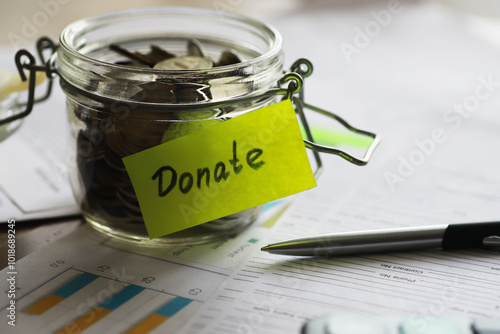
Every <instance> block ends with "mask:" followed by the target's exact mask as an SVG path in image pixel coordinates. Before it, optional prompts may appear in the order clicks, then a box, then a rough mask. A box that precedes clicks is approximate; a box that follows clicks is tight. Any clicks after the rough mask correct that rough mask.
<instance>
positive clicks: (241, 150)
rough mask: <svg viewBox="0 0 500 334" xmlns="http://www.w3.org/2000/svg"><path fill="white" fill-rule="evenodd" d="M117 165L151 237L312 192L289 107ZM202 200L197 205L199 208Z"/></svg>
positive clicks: (170, 143) (228, 124) (214, 126)
mask: <svg viewBox="0 0 500 334" xmlns="http://www.w3.org/2000/svg"><path fill="white" fill-rule="evenodd" d="M259 134H265V136H260V135H259ZM261 137H262V138H265V140H264V139H261ZM250 143H251V144H250ZM123 162H124V164H125V167H126V168H127V172H128V174H129V176H130V179H131V181H132V185H133V186H134V190H135V193H136V195H137V199H138V201H139V205H140V208H141V212H142V216H143V218H144V222H145V224H146V229H147V230H148V234H149V237H150V238H156V237H160V236H163V235H166V234H170V233H174V232H177V231H180V230H183V229H187V228H189V227H192V226H196V225H199V224H203V223H206V222H208V221H211V220H214V219H218V218H221V217H224V216H227V215H231V214H234V213H237V212H239V211H243V210H246V209H249V208H253V207H255V206H257V205H261V204H264V203H267V202H270V201H273V200H276V199H278V198H282V197H286V196H289V195H292V194H295V193H297V192H300V191H303V190H306V189H309V188H312V187H314V186H316V182H315V180H314V176H313V173H312V171H311V166H310V164H309V160H308V158H307V154H306V152H305V147H304V143H303V141H302V136H301V133H300V128H299V124H298V122H297V118H296V116H295V111H294V109H293V106H292V103H291V102H290V101H289V100H285V101H282V102H279V103H276V104H273V105H270V106H267V107H264V108H261V109H258V110H254V111H251V112H248V113H246V114H244V115H241V116H238V117H235V118H233V119H230V120H228V121H225V122H218V123H216V124H212V125H210V126H207V127H205V128H201V129H199V130H198V131H196V132H193V133H191V134H188V135H185V136H183V137H180V138H177V139H174V140H171V141H168V142H165V143H163V144H160V145H158V146H155V147H152V148H150V149H147V150H145V151H142V152H139V153H136V154H133V155H131V156H128V157H125V158H124V159H123ZM209 190H210V195H208V191H209ZM205 194H206V196H205ZM201 197H203V198H202V199H203V205H197V204H199V202H200V198H201Z"/></svg>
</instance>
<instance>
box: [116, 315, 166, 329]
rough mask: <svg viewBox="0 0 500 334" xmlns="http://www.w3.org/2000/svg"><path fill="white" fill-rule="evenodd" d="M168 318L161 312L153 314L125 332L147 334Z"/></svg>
mask: <svg viewBox="0 0 500 334" xmlns="http://www.w3.org/2000/svg"><path fill="white" fill-rule="evenodd" d="M167 319H168V318H167V317H164V316H162V315H159V314H151V315H150V316H149V317H147V318H146V319H144V320H142V321H141V322H139V323H138V324H137V325H135V326H134V327H132V328H131V329H130V330H128V331H127V332H126V333H125V334H145V333H149V332H150V331H152V330H153V329H155V328H156V327H158V326H160V325H161V324H162V323H163V322H164V321H166V320H167Z"/></svg>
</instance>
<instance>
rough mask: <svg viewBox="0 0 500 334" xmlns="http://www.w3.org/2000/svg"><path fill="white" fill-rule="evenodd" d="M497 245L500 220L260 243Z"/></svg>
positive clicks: (300, 248)
mask: <svg viewBox="0 0 500 334" xmlns="http://www.w3.org/2000/svg"><path fill="white" fill-rule="evenodd" d="M481 246H484V247H500V222H486V223H464V224H449V225H448V224H446V225H432V226H421V227H406V228H398V229H382V230H371V231H359V232H343V233H334V234H325V235H318V236H312V237H307V238H299V239H292V240H287V241H282V242H279V243H274V244H270V245H267V246H265V247H262V248H261V250H263V251H266V252H269V253H271V254H282V255H303V256H335V255H347V254H361V253H378V252H388V251H403V250H416V249H425V248H442V249H461V248H469V247H481Z"/></svg>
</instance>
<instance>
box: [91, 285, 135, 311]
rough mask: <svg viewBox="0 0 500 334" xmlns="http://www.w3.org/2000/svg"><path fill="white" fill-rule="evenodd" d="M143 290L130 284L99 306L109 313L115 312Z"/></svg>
mask: <svg viewBox="0 0 500 334" xmlns="http://www.w3.org/2000/svg"><path fill="white" fill-rule="evenodd" d="M144 289H145V288H143V287H140V286H137V285H133V284H130V285H129V286H127V287H125V288H124V289H123V290H122V291H120V292H118V293H117V294H116V295H114V296H113V297H111V298H110V299H108V300H106V301H105V302H104V303H102V304H101V305H99V306H100V307H102V308H105V309H107V310H110V311H112V310H116V309H117V308H118V307H120V306H121V305H123V304H125V303H126V302H128V301H129V300H130V299H132V298H134V297H135V296H136V295H137V294H139V293H140V292H141V291H142V290H144Z"/></svg>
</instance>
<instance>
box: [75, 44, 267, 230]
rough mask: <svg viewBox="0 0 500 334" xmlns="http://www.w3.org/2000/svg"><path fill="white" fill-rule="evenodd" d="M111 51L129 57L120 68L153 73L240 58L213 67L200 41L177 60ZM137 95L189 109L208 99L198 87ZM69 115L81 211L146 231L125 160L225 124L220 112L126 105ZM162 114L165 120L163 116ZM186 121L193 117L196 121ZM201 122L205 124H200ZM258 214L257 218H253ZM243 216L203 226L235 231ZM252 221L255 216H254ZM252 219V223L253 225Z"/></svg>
mask: <svg viewBox="0 0 500 334" xmlns="http://www.w3.org/2000/svg"><path fill="white" fill-rule="evenodd" d="M110 50H112V51H113V52H116V53H117V54H118V55H121V56H123V57H125V59H120V60H119V61H117V62H116V64H118V65H125V66H135V67H149V68H153V69H155V70H165V71H169V70H175V71H179V70H186V71H189V70H206V69H210V68H212V67H217V66H225V65H231V64H237V63H239V62H241V59H240V57H239V56H238V55H237V54H236V52H234V51H229V50H228V51H223V52H222V54H221V55H220V57H219V59H218V60H216V61H214V60H212V59H210V58H209V57H207V56H206V53H205V51H204V50H203V47H202V45H201V44H200V42H199V41H197V40H195V39H191V40H188V41H187V53H186V54H181V55H176V54H173V53H171V52H169V51H167V50H164V49H162V48H161V47H159V46H157V45H151V46H150V50H149V52H147V53H140V52H137V51H129V50H127V49H125V48H123V47H121V46H119V45H116V44H113V45H111V46H110ZM140 88H142V90H141V89H139V91H138V92H136V94H145V97H144V98H143V101H145V102H152V103H156V102H158V103H171V104H175V103H180V102H181V103H190V102H197V101H200V100H206V99H207V98H208V99H210V96H211V92H210V87H207V85H202V84H200V83H196V82H194V83H193V82H187V83H183V82H181V83H174V84H172V83H170V84H169V83H161V84H158V83H156V82H152V83H151V86H150V87H149V86H147V85H144V86H143V87H140ZM68 103H69V106H68V107H69V110H72V111H73V112H74V115H75V116H76V118H77V119H78V120H79V121H80V124H84V126H83V127H81V125H80V130H79V131H78V134H77V153H78V155H77V165H78V170H79V176H80V178H79V182H80V186H81V187H83V189H82V190H83V192H82V193H84V197H83V198H82V199H81V200H82V209H83V211H84V212H86V213H87V215H88V214H89V213H91V215H92V216H94V217H92V216H91V217H87V218H90V219H92V220H94V221H96V222H99V221H102V220H105V221H106V222H107V223H108V224H109V225H110V226H114V227H117V228H119V227H123V225H124V224H137V225H140V227H139V226H138V229H144V226H143V225H144V220H143V218H142V214H141V209H140V207H139V203H138V201H137V196H136V194H135V192H134V189H133V187H132V184H131V181H130V179H129V177H128V174H127V171H126V169H125V166H124V164H123V162H122V158H123V157H126V156H129V155H131V154H134V153H137V152H140V151H143V150H145V149H147V148H150V147H153V146H156V145H158V144H161V143H163V142H165V141H169V140H172V139H175V138H177V137H180V136H183V135H186V134H189V133H191V132H193V131H196V130H197V129H200V128H202V127H204V126H206V125H209V124H211V122H219V121H221V120H222V119H221V117H219V116H220V115H217V110H213V111H209V112H208V114H207V112H206V111H205V112H203V113H204V114H203V115H202V117H200V115H196V112H194V113H195V114H194V115H193V111H190V113H189V114H188V113H183V114H181V112H180V111H179V112H178V113H176V112H169V113H165V112H163V113H161V111H158V110H138V109H137V107H135V109H134V106H133V105H132V106H131V105H127V103H126V102H123V104H122V105H121V104H120V103H118V104H116V103H115V104H114V105H110V106H108V107H107V109H106V110H104V111H101V110H99V111H97V110H94V109H90V108H87V107H85V106H83V105H82V104H77V103H75V102H72V101H68ZM160 113H161V116H160ZM186 115H191V117H192V118H190V117H189V116H186ZM199 119H202V120H201V121H200V120H199ZM257 213H258V212H255V215H256V214H257ZM248 214H249V213H248V212H242V213H238V214H235V215H231V216H228V217H224V218H222V219H219V220H217V221H214V222H210V223H207V224H204V226H205V227H209V228H213V229H225V228H233V227H234V226H235V225H234V224H236V223H245V222H241V221H240V220H241V219H240V218H241V215H248ZM252 216H254V214H252ZM253 218H254V217H249V219H253Z"/></svg>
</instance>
